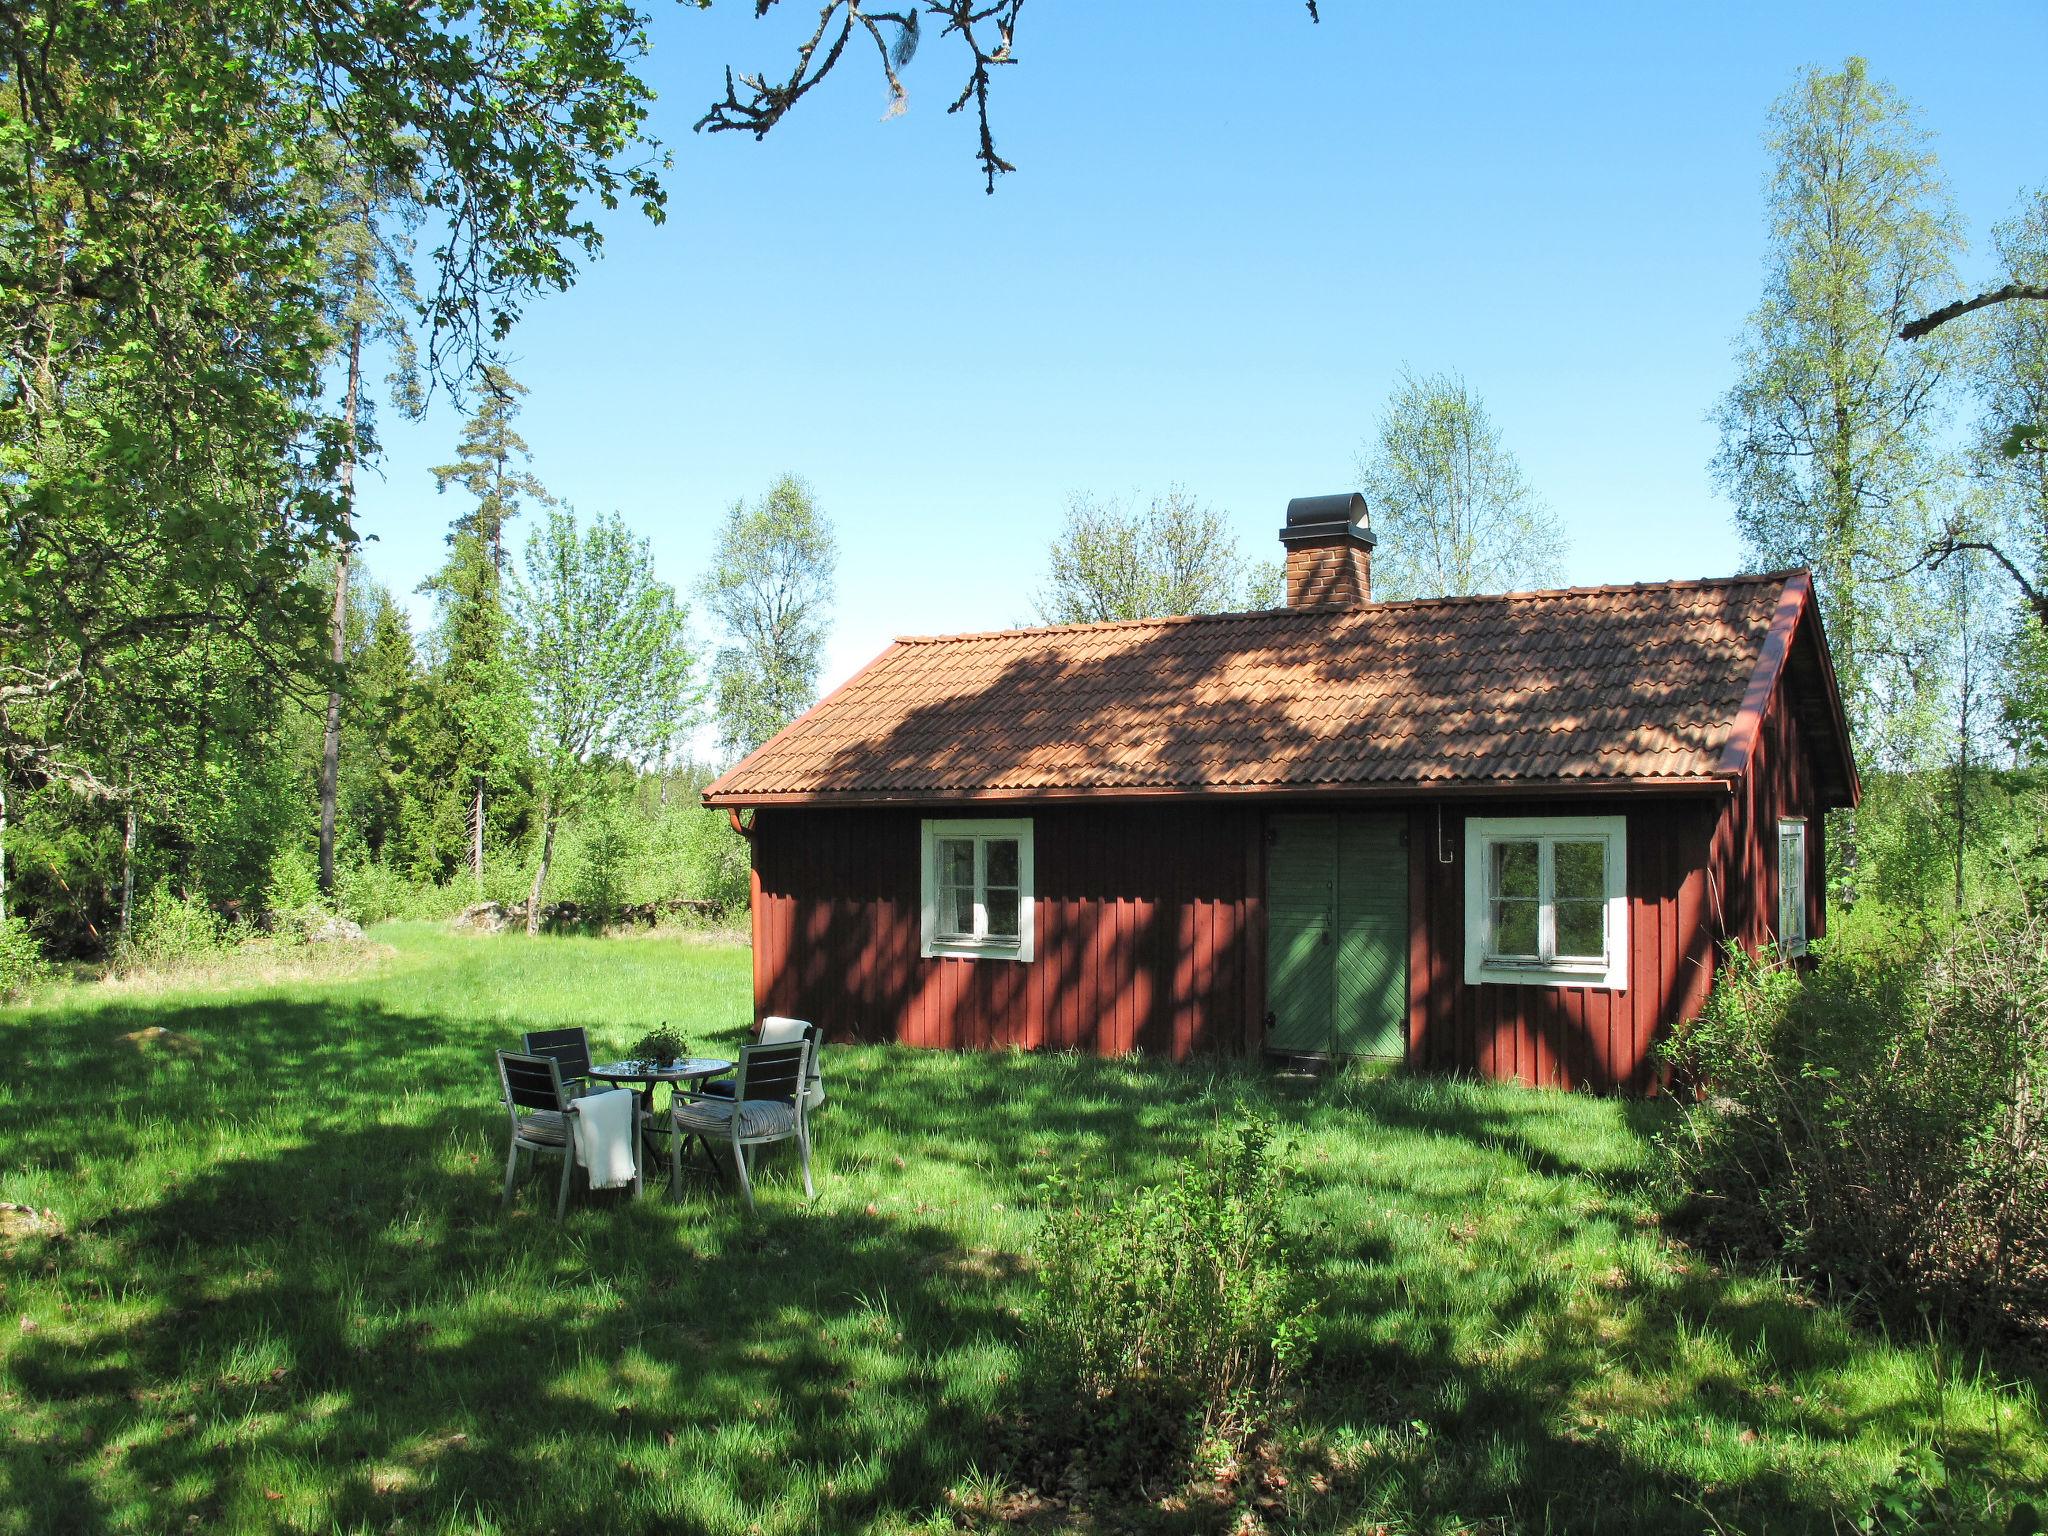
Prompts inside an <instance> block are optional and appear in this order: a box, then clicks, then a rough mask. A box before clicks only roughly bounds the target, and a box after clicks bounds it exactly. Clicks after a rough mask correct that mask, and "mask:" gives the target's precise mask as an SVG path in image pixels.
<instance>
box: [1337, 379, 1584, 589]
mask: <svg viewBox="0 0 2048 1536" xmlns="http://www.w3.org/2000/svg"><path fill="white" fill-rule="evenodd" d="M1358 474H1359V483H1360V485H1361V486H1362V487H1363V488H1364V491H1365V499H1366V502H1367V504H1368V505H1369V506H1370V507H1371V508H1372V520H1373V527H1374V530H1375V531H1376V532H1377V534H1378V536H1379V541H1380V542H1379V547H1378V548H1377V549H1375V550H1374V551H1373V564H1372V586H1373V593H1374V595H1375V596H1379V597H1386V598H1407V597H1465V596H1469V595H1471V594H1473V593H1479V592H1512V591H1518V590H1525V589H1528V588H1531V587H1548V586H1555V585H1556V584H1557V583H1558V582H1559V581H1561V580H1562V579H1563V577H1564V561H1565V552H1566V548H1567V544H1568V541H1567V539H1566V537H1565V531H1564V525H1563V523H1562V522H1560V521H1559V519H1558V516H1557V514H1556V513H1555V512H1554V511H1552V510H1551V509H1550V508H1549V507H1548V506H1546V505H1545V504H1544V502H1543V499H1542V498H1541V497H1540V496H1538V495H1537V494H1536V491H1535V489H1534V488H1533V487H1532V486H1531V485H1530V484H1529V482H1528V481H1527V480H1526V479H1525V478H1524V477H1523V475H1522V466H1521V464H1520V463H1519V462H1518V461H1517V460H1516V458H1515V456H1514V454H1513V453H1512V452H1510V451H1509V450H1508V448H1507V447H1506V446H1505V445H1504V444H1503V443H1502V442H1501V439H1500V429H1499V428H1498V427H1496V426H1495V425H1494V423H1493V417H1492V415H1491V414H1490V413H1489V412H1488V411H1487V409H1486V403H1485V402H1484V401H1483V400H1481V399H1480V398H1479V396H1478V395H1477V394H1475V393H1474V392H1473V391H1472V388H1471V386H1470V385H1468V384H1467V383H1466V382H1465V381H1464V380H1463V379H1462V378H1460V377H1459V376H1458V375H1457V374H1455V373H1433V374H1426V375H1421V376H1418V375H1416V374H1414V373H1411V372H1409V371H1408V370H1406V369H1403V370H1402V373H1401V378H1400V381H1399V383H1398V384H1396V386H1395V388H1394V392H1393V394H1392V395H1391V396H1390V397H1389V398H1388V400H1387V404H1386V407H1385V409H1384V410H1382V411H1381V413H1380V420H1379V427H1378V430H1377V432H1376V433H1375V435H1374V437H1373V439H1372V440H1371V441H1370V442H1369V443H1368V445H1367V447H1366V451H1365V452H1364V453H1363V454H1362V455H1361V456H1360V458H1359V462H1358Z"/></svg>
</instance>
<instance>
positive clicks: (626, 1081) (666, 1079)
mask: <svg viewBox="0 0 2048 1536" xmlns="http://www.w3.org/2000/svg"><path fill="white" fill-rule="evenodd" d="M731 1070H732V1063H731V1062H729V1061H724V1060H721V1059H720V1058H719V1057H716V1056H685V1057H683V1059H682V1060H680V1061H612V1062H606V1063H605V1064H604V1065H603V1066H597V1067H592V1068H591V1069H590V1070H589V1071H588V1072H587V1073H586V1074H584V1075H585V1076H587V1077H590V1078H592V1079H594V1080H596V1081H598V1082H602V1083H617V1084H618V1085H619V1086H620V1087H622V1088H632V1089H633V1090H634V1091H635V1092H636V1093H638V1094H639V1095H640V1109H641V1112H642V1113H643V1114H650V1115H651V1114H653V1113H654V1088H655V1085H656V1084H657V1083H667V1084H668V1085H669V1086H670V1087H671V1088H673V1087H674V1086H675V1085H676V1084H678V1083H701V1082H703V1081H704V1079H705V1078H707V1077H716V1076H718V1074H719V1073H721V1072H730V1071H731Z"/></svg>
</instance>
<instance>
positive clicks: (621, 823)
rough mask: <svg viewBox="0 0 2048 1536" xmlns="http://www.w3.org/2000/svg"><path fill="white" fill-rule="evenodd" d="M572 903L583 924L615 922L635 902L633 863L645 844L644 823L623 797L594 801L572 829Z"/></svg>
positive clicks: (601, 797)
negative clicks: (623, 910)
mask: <svg viewBox="0 0 2048 1536" xmlns="http://www.w3.org/2000/svg"><path fill="white" fill-rule="evenodd" d="M572 841H573V845H574V846H573V849H572V850H571V852H572V859H571V862H570V868H571V869H572V871H573V872H574V878H573V879H572V881H571V883H570V899H571V900H573V901H574V902H575V903H576V904H577V906H578V907H580V908H581V909H582V913H583V916H584V918H585V920H587V921H589V922H593V923H597V924H600V925H602V924H605V923H609V922H613V921H615V920H616V919H617V917H618V915H619V909H620V908H621V907H623V906H625V905H626V903H627V902H628V901H629V900H631V885H632V879H633V872H634V864H635V862H636V861H637V860H638V859H639V857H640V854H641V851H642V848H643V846H644V844H645V842H646V831H645V828H644V826H643V823H642V819H641V817H640V815H639V813H638V812H637V811H635V810H634V808H633V806H632V804H631V802H630V801H628V800H627V799H626V798H625V797H623V796H620V795H602V796H599V797H596V798H594V799H593V800H591V802H590V803H589V804H588V805H586V806H585V807H584V809H583V815H582V817H581V819H580V821H579V823H578V824H577V826H576V827H575V828H574V831H573V835H572Z"/></svg>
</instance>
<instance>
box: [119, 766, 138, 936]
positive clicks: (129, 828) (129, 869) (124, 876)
mask: <svg viewBox="0 0 2048 1536" xmlns="http://www.w3.org/2000/svg"><path fill="white" fill-rule="evenodd" d="M134 916H135V797H134V795H133V794H132V793H131V794H130V795H129V797H128V809H127V811H126V813H125V814H124V815H123V816H122V818H121V930H120V931H121V937H122V938H124V939H125V938H127V937H128V925H129V923H130V921H131V920H132V919H133V918H134Z"/></svg>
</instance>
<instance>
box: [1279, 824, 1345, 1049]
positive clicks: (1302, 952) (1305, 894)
mask: <svg viewBox="0 0 2048 1536" xmlns="http://www.w3.org/2000/svg"><path fill="white" fill-rule="evenodd" d="M1336 833H1337V818H1336V817H1334V816H1276V817H1274V818H1273V841H1272V845H1271V848H1270V850H1269V858H1268V861H1267V864H1266V1009H1267V1011H1268V1012H1269V1013H1271V1014H1272V1016H1273V1023H1272V1026H1271V1028H1270V1029H1268V1031H1267V1033H1266V1044H1267V1045H1268V1046H1270V1047H1271V1048H1272V1049H1274V1050H1276V1051H1327V1050H1328V1049H1329V1048H1330V1019H1331V1013H1332V1009H1333V1008H1334V1006H1335V1000H1336V972H1335V969H1334V967H1333V965H1332V961H1331V956H1332V955H1333V954H1334V953H1335V948H1336V946H1335V945H1334V944H1333V943H1332V942H1331V932H1330V930H1331V926H1332V924H1333V922H1334V921H1335V919H1336V909H1337V837H1336Z"/></svg>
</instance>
